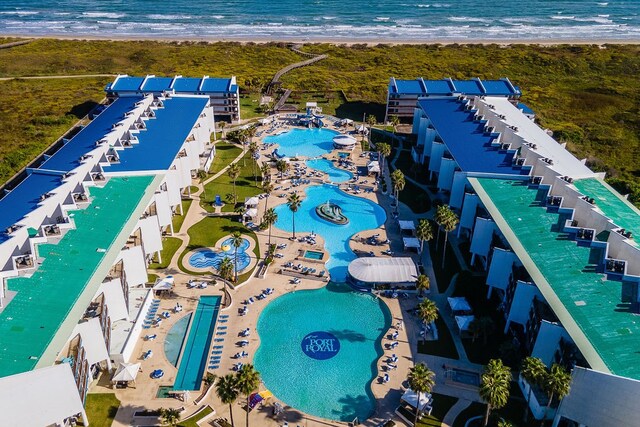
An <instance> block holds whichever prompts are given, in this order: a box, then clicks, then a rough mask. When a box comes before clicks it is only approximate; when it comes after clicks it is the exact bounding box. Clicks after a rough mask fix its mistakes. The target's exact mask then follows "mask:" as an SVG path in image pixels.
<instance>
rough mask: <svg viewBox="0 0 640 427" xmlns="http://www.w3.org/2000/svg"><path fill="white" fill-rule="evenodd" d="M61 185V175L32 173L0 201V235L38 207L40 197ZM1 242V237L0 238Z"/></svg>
mask: <svg viewBox="0 0 640 427" xmlns="http://www.w3.org/2000/svg"><path fill="white" fill-rule="evenodd" d="M61 183H62V174H52V173H43V172H38V171H37V170H36V171H33V172H31V173H30V174H29V175H28V176H27V177H26V178H25V179H24V180H23V181H22V182H21V183H20V184H18V186H16V187H15V188H14V189H13V190H11V191H10V192H9V193H8V194H7V195H5V196H4V197H3V198H2V199H0V233H3V232H4V231H5V230H6V229H7V228H8V227H11V226H12V225H14V224H15V223H17V222H19V221H20V220H21V219H22V218H24V217H25V216H26V215H27V214H28V213H30V212H31V211H33V210H34V209H35V208H37V207H38V204H40V202H41V201H42V200H41V199H40V197H41V196H42V195H44V194H46V193H48V192H50V191H52V190H54V189H55V188H57V187H58V186H59V185H60V184H61ZM0 241H2V237H0Z"/></svg>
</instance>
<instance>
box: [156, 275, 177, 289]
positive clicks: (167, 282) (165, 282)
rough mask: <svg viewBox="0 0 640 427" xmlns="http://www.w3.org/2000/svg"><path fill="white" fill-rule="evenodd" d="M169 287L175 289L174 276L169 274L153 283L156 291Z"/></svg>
mask: <svg viewBox="0 0 640 427" xmlns="http://www.w3.org/2000/svg"><path fill="white" fill-rule="evenodd" d="M169 289H173V276H167V277H165V278H164V279H162V280H160V281H159V282H158V283H156V284H155V285H153V290H154V291H166V290H169Z"/></svg>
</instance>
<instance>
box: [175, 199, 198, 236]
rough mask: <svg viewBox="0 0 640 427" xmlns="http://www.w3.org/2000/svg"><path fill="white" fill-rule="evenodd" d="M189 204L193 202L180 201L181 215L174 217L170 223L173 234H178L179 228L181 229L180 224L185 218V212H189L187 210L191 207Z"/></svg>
mask: <svg viewBox="0 0 640 427" xmlns="http://www.w3.org/2000/svg"><path fill="white" fill-rule="evenodd" d="M191 203H193V200H191V199H186V200H183V201H182V212H184V214H183V215H174V216H173V218H172V219H171V221H172V222H173V232H174V233H179V232H180V228H181V227H182V223H183V222H184V219H185V217H186V216H187V212H189V208H190V207H191Z"/></svg>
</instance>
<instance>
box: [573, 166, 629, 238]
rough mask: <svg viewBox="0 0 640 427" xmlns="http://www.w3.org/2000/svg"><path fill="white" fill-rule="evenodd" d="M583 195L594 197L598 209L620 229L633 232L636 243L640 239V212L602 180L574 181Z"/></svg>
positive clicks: (586, 179)
mask: <svg viewBox="0 0 640 427" xmlns="http://www.w3.org/2000/svg"><path fill="white" fill-rule="evenodd" d="M573 185H575V186H576V188H577V189H578V191H580V192H581V193H582V194H583V195H585V196H589V197H593V198H594V199H595V201H596V208H598V209H599V210H600V211H602V213H603V214H604V215H605V216H606V217H607V218H609V219H611V220H612V221H613V223H614V224H615V225H617V226H618V227H622V228H624V229H626V230H627V231H631V233H632V236H633V237H634V241H636V242H637V241H638V240H636V239H640V210H638V208H636V207H635V206H633V205H632V204H631V202H629V201H628V200H627V199H625V198H624V197H622V196H621V195H620V194H619V193H618V192H617V191H616V190H614V189H613V188H611V187H610V186H609V184H607V183H606V182H604V181H603V180H602V179H600V178H585V179H578V180H575V181H573Z"/></svg>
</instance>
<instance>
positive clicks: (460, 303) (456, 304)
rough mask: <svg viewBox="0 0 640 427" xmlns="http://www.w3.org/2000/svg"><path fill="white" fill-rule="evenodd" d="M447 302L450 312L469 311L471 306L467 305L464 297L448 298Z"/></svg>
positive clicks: (467, 302)
mask: <svg viewBox="0 0 640 427" xmlns="http://www.w3.org/2000/svg"><path fill="white" fill-rule="evenodd" d="M447 302H448V303H449V307H450V308H451V311H453V312H456V311H471V306H470V305H469V301H467V299H466V298H464V297H448V298H447Z"/></svg>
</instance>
